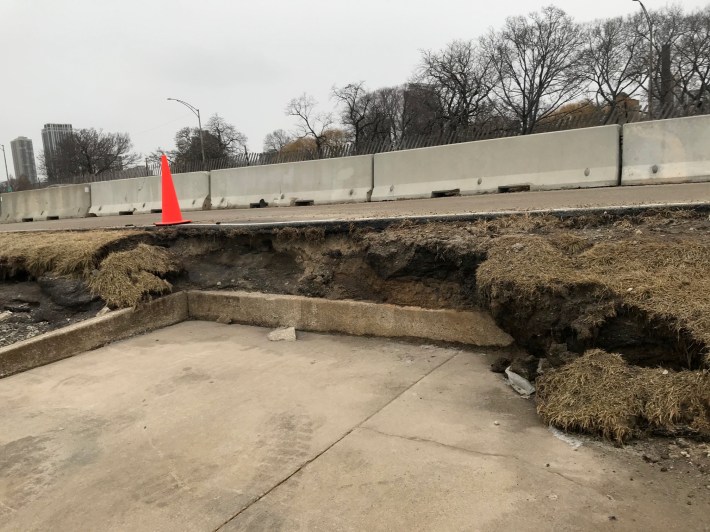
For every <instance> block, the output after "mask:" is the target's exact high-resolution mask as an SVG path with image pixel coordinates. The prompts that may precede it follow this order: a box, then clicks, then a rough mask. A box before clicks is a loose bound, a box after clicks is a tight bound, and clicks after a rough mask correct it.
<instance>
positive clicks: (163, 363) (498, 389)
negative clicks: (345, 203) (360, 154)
mask: <svg viewBox="0 0 710 532" xmlns="http://www.w3.org/2000/svg"><path fill="white" fill-rule="evenodd" d="M267 333H268V330H265V329H260V328H256V327H248V326H240V325H221V324H215V323H207V322H195V321H192V322H184V323H181V324H179V325H176V326H172V327H168V328H165V329H162V330H158V331H155V332H153V333H150V334H146V335H143V336H140V337H136V338H133V339H131V340H127V341H122V342H117V343H115V344H112V345H109V346H107V347H104V348H101V349H99V350H96V351H92V352H89V353H85V354H82V355H78V356H76V357H73V358H69V359H65V360H63V361H60V362H57V363H55V364H51V365H48V366H44V367H39V368H35V369H33V370H30V371H27V372H25V373H21V374H17V375H14V376H12V377H8V378H6V379H3V380H0V404H2V405H3V408H2V409H1V410H0V426H2V427H3V430H2V431H1V432H0V529H1V530H47V529H52V530H89V529H91V530H96V529H101V530H176V529H180V530H210V531H211V530H506V529H507V530H510V529H514V530H679V529H682V530H710V521H708V518H707V516H708V508H710V488H708V487H706V484H707V485H710V481H706V480H704V479H703V476H702V475H701V474H699V473H698V472H697V471H694V472H693V474H689V473H685V471H679V470H676V469H672V470H667V471H661V468H660V467H659V464H653V463H647V462H644V461H642V460H640V459H639V457H638V456H636V454H635V452H634V450H633V449H631V448H624V449H614V448H609V447H605V446H599V445H597V444H594V443H593V442H591V441H589V440H585V441H584V443H583V444H582V445H581V446H579V447H578V446H577V445H578V443H579V442H576V440H571V442H566V441H563V440H562V439H559V438H558V437H556V436H555V435H553V434H552V433H551V432H550V431H549V430H548V429H547V427H546V426H545V425H544V424H543V423H542V422H541V421H540V420H539V418H538V417H537V416H536V414H535V411H534V405H533V403H532V402H530V401H528V400H525V399H522V398H520V397H519V396H517V394H515V393H514V392H513V391H512V390H511V389H510V388H509V387H508V386H507V385H506V384H505V383H504V381H503V380H502V378H501V377H499V376H498V375H496V374H494V373H491V372H490V371H489V364H490V362H491V360H492V358H493V357H492V355H491V354H486V353H483V352H481V351H479V350H468V349H457V348H451V347H442V346H430V345H423V344H413V343H405V342H396V341H391V340H381V339H372V338H354V337H347V336H334V335H320V334H309V333H299V336H298V340H297V341H296V342H279V343H276V342H269V341H268V340H267V338H266V336H267ZM706 478H707V477H705V479H706ZM704 482H705V484H704Z"/></svg>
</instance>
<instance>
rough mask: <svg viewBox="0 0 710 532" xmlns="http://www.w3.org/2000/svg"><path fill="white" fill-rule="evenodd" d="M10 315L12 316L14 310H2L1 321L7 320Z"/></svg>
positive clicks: (0, 313)
mask: <svg viewBox="0 0 710 532" xmlns="http://www.w3.org/2000/svg"><path fill="white" fill-rule="evenodd" d="M10 316H12V311H10V310H6V311H5V312H0V321H5V320H6V319H8V318H9V317H10Z"/></svg>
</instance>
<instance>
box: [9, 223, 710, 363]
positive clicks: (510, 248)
mask: <svg viewBox="0 0 710 532" xmlns="http://www.w3.org/2000/svg"><path fill="white" fill-rule="evenodd" d="M97 240H98V241H99V242H100V243H101V247H100V252H97V254H96V256H95V257H94V258H93V259H90V258H89V257H90V256H88V255H87V254H86V253H83V254H82V261H83V262H82V264H83V266H82V271H84V272H85V275H93V276H96V275H97V274H98V272H99V270H98V268H99V267H100V265H101V263H102V261H104V260H105V259H106V258H107V257H110V255H111V253H115V252H119V251H126V250H127V249H135V247H136V246H137V245H139V244H140V243H145V244H149V245H151V246H158V247H163V248H166V249H168V250H169V251H170V253H171V255H172V257H173V258H174V259H175V261H176V262H177V263H178V267H177V268H176V269H177V270H179V271H177V272H174V273H165V274H162V277H163V278H164V279H165V280H166V281H168V282H169V283H171V284H172V289H173V290H181V289H187V288H197V289H213V290H214V289H217V290H255V291H262V292H273V293H282V294H300V295H307V296H312V297H327V298H332V299H356V300H368V301H376V302H386V303H393V304H400V305H416V306H423V307H429V308H460V309H467V308H486V309H489V310H490V311H491V313H492V314H493V316H494V318H495V319H496V321H497V322H498V323H499V325H500V326H501V327H502V328H503V329H504V330H506V331H507V332H509V333H510V334H511V335H512V336H513V337H514V338H515V339H516V342H517V344H518V346H519V347H521V348H522V349H524V350H526V351H528V352H529V353H530V354H532V355H534V356H535V357H538V358H541V357H549V361H550V362H551V363H553V365H554V361H555V360H558V359H559V360H568V359H569V357H574V356H578V355H579V354H581V353H583V352H584V351H586V350H588V349H593V348H600V349H603V350H606V351H609V352H615V353H620V354H622V355H623V356H624V357H625V358H626V359H627V360H628V361H629V362H631V363H633V364H638V365H643V366H651V367H653V366H664V367H668V368H671V369H683V368H698V367H702V365H703V364H704V363H705V360H704V357H705V356H706V355H707V353H708V338H710V330H707V329H710V328H707V327H705V324H707V323H708V320H710V304H708V305H707V306H704V304H703V301H705V298H701V297H698V294H699V293H702V289H703V288H705V286H706V283H707V282H708V280H709V276H707V275H699V274H698V271H701V272H702V271H703V270H702V268H701V267H702V266H704V262H703V261H708V260H710V256H709V257H704V256H703V255H704V253H703V252H704V251H705V250H706V249H710V248H708V246H710V220H709V219H708V216H707V214H706V213H700V212H692V211H669V212H662V211H661V212H659V211H649V212H648V213H646V214H643V215H633V216H608V215H594V216H591V215H590V216H578V217H575V218H569V219H564V220H562V219H558V218H555V217H551V216H530V215H519V216H509V217H504V218H499V219H494V220H482V221H477V222H466V223H429V224H415V223H401V224H399V225H396V226H389V227H387V228H378V229H375V228H367V227H365V228H362V227H361V228H358V229H355V228H351V229H350V230H349V231H348V230H345V231H343V230H342V229H338V230H328V231H325V230H323V229H307V230H301V229H292V228H287V229H279V230H266V229H263V230H246V229H243V228H229V227H224V228H221V227H219V226H216V227H214V228H209V229H206V228H195V227H189V226H186V227H180V228H171V229H165V230H161V231H143V232H139V231H137V230H131V231H130V235H129V238H127V239H115V236H114V235H110V238H98V239H97ZM111 240H114V241H115V243H114V244H111V243H110V241H111ZM105 241H106V242H109V243H108V244H104V242H105ZM610 245H612V246H616V247H614V248H613V249H610V248H609V247H608V246H610ZM644 246H645V247H644ZM114 247H115V248H116V249H113V248H114ZM646 249H649V250H656V253H646V252H645V250H646ZM602 251H603V252H604V253H605V254H602V255H601V257H599V256H597V255H599V254H600V253H601V252H602ZM684 251H687V253H685V255H684V254H683V253H684ZM595 253H596V255H595ZM664 253H665V254H666V255H672V256H673V257H675V255H677V254H680V255H681V260H676V259H674V260H675V262H673V261H671V260H670V259H665V258H664V257H665V256H664V255H663V254H664ZM627 255H628V257H627ZM587 257H591V258H587ZM629 257H630V258H629ZM631 259H633V261H631ZM92 260H93V265H92ZM664 260H665V261H666V262H663V261H664ZM585 261H586V262H585ZM595 261H596V262H595ZM610 261H611V262H610ZM634 261H635V262H634ZM684 261H685V262H684ZM2 262H3V257H2V251H1V250H0V263H2ZM35 262H36V261H35ZM54 262H55V263H56V262H61V257H57V258H56V259H54ZM5 263H6V264H7V261H5ZM639 264H640V265H641V266H644V267H645V270H644V272H642V273H643V275H641V274H639V272H638V269H639ZM698 268H701V269H700V270H698ZM92 269H93V270H92ZM656 271H657V272H658V275H659V276H661V274H662V275H664V276H665V277H663V279H666V278H668V279H670V280H669V281H668V282H664V283H659V284H658V285H653V284H650V285H648V286H646V285H644V286H639V283H640V280H639V278H640V279H641V280H644V279H645V278H652V277H654V275H653V272H656ZM86 272H88V273H86ZM482 272H483V273H485V275H483V276H482ZM647 272H650V274H648V275H647V274H646V273H647ZM40 273H42V272H39V271H37V266H36V264H34V265H33V268H32V269H31V270H29V271H23V269H22V267H21V265H20V266H18V264H17V263H12V267H11V268H10V267H8V266H7V265H6V266H5V269H4V274H5V277H6V279H7V281H9V282H14V281H15V280H18V279H22V280H27V281H32V280H34V279H36V276H37V275H39V274H40ZM634 275H635V276H636V277H634ZM632 281H633V283H634V284H632V285H631V286H629V288H631V289H632V290H631V291H628V289H627V288H626V286H627V284H628V283H630V282H632ZM634 290H636V292H634ZM686 296H687V297H686ZM144 297H146V296H144ZM654 298H655V299H654ZM668 302H670V303H668ZM661 303H662V304H663V305H665V306H663V305H661ZM654 305H655V306H654ZM674 305H675V306H674ZM60 314H61V313H60ZM73 315H74V311H73V310H70V309H66V310H65V311H64V313H63V314H61V318H60V319H59V320H56V322H57V324H62V325H63V322H62V320H66V318H67V317H71V316H73ZM49 323H50V325H48V327H51V326H52V325H51V323H52V322H49ZM40 332H43V330H42V331H40ZM555 350H557V351H559V352H561V353H563V354H565V355H564V356H555V354H554V351H555ZM551 351H552V353H551Z"/></svg>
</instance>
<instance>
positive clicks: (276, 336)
mask: <svg viewBox="0 0 710 532" xmlns="http://www.w3.org/2000/svg"><path fill="white" fill-rule="evenodd" d="M267 338H268V339H269V340H271V341H272V342H295V341H296V328H295V327H279V328H278V329H274V330H273V331H271V332H270V333H269V334H268V336H267Z"/></svg>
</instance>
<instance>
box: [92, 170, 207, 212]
mask: <svg viewBox="0 0 710 532" xmlns="http://www.w3.org/2000/svg"><path fill="white" fill-rule="evenodd" d="M173 183H174V184H175V192H176V193H177V197H178V203H179V204H180V209H181V210H183V211H200V210H205V209H209V207H210V205H209V204H210V201H209V198H210V181H209V172H190V173H186V174H173ZM162 197H163V195H162V187H161V177H160V176H149V177H136V178H133V179H116V180H113V181H102V182H100V183H92V184H91V209H90V210H89V213H90V214H92V215H95V216H113V215H116V214H120V213H129V212H130V213H135V214H143V213H149V212H155V211H159V210H160V209H161V208H162V203H161V202H162Z"/></svg>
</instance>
